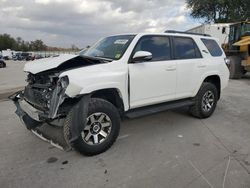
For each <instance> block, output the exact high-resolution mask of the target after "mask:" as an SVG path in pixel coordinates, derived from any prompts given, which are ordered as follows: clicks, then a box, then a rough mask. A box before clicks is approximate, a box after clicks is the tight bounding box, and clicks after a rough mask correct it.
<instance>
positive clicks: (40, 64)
mask: <svg viewBox="0 0 250 188" xmlns="http://www.w3.org/2000/svg"><path fill="white" fill-rule="evenodd" d="M77 56H78V55H72V54H63V55H59V56H57V57H51V58H44V59H38V60H35V61H32V62H28V63H26V64H25V66H24V71H25V72H30V73H32V74H37V73H39V72H43V71H46V70H50V69H53V68H57V67H58V66H59V65H61V64H63V63H64V62H66V61H68V60H71V59H73V58H76V57H77Z"/></svg>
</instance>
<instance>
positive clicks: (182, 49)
mask: <svg viewBox="0 0 250 188" xmlns="http://www.w3.org/2000/svg"><path fill="white" fill-rule="evenodd" d="M173 40H174V54H175V59H196V58H202V56H201V53H200V50H199V48H198V47H197V45H196V43H195V42H194V40H193V39H192V38H187V37H173Z"/></svg>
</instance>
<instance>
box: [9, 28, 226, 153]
mask: <svg viewBox="0 0 250 188" xmlns="http://www.w3.org/2000/svg"><path fill="white" fill-rule="evenodd" d="M225 58H226V56H225V54H224V52H223V50H222V49H221V47H220V46H219V45H218V42H217V39H214V38H212V37H208V36H205V35H194V34H189V33H182V32H177V31H167V32H165V33H158V34H152V33H150V34H148V33H139V34H126V35H116V36H110V37H106V38H103V39H102V40H100V41H98V42H97V43H96V44H95V45H93V46H92V47H91V48H89V49H87V50H85V51H84V52H82V53H80V54H79V55H61V56H58V57H54V58H46V59H41V60H36V61H33V62H29V63H27V64H26V65H25V68H24V71H25V72H27V73H28V77H27V86H26V87H25V89H24V91H20V92H18V93H16V94H14V95H13V96H11V97H10V98H11V99H12V100H13V101H14V103H15V105H16V107H17V110H16V114H17V115H18V116H19V117H20V119H21V121H22V122H23V123H24V124H25V126H26V127H27V129H29V130H31V131H32V132H34V133H35V134H36V135H38V136H39V137H43V138H45V139H47V140H49V141H50V142H51V143H53V144H54V145H55V144H59V145H60V146H62V147H63V148H67V149H68V148H71V147H73V148H75V149H76V150H77V151H79V152H80V153H82V154H84V155H96V154H99V153H101V152H104V151H106V150H107V149H108V148H110V147H111V145H112V144H113V143H114V142H115V140H116V138H117V136H118V134H119V130H120V120H121V119H122V117H129V118H134V117H139V116H143V115H147V114H152V113H156V112H160V111H164V110H168V109H173V108H178V107H183V106H188V107H189V109H190V112H191V114H192V115H193V116H195V117H198V118H208V117H210V116H211V115H212V114H213V112H214V110H215V108H216V104H217V101H218V100H219V99H220V96H221V91H222V90H223V89H224V88H225V87H226V86H227V84H228V79H229V71H228V68H227V66H226V64H225V61H226V59H225ZM58 135H61V136H62V137H61V138H62V139H61V138H59V137H58ZM145 139H147V138H145ZM62 140H63V141H62Z"/></svg>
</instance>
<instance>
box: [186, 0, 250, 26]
mask: <svg viewBox="0 0 250 188" xmlns="http://www.w3.org/2000/svg"><path fill="white" fill-rule="evenodd" d="M186 3H187V7H188V8H189V9H191V16H192V17H193V18H196V19H204V20H205V22H214V23H229V22H237V21H245V20H247V19H250V9H249V5H250V0H203V1H200V0H186Z"/></svg>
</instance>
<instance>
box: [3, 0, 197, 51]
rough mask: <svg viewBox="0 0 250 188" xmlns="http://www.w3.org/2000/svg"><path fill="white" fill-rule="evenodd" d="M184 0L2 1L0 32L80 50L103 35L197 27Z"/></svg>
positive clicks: (183, 29) (27, 39)
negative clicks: (74, 46) (73, 46)
mask: <svg viewBox="0 0 250 188" xmlns="http://www.w3.org/2000/svg"><path fill="white" fill-rule="evenodd" d="M199 24H200V23H199V22H198V21H195V20H193V19H192V18H191V17H190V16H189V10H188V9H187V8H186V4H185V0H0V34H3V33H8V34H10V35H11V36H13V37H18V36H19V37H22V38H23V39H24V40H26V41H30V40H35V39H42V40H43V41H44V42H45V44H47V45H49V46H56V47H71V45H72V44H75V45H76V46H78V47H79V48H83V47H85V46H87V45H91V44H93V43H94V42H95V41H97V40H98V39H99V38H102V37H105V36H109V35H114V34H121V33H138V32H164V31H165V30H167V29H168V30H170V29H171V30H172V29H174V30H182V31H185V30H187V29H190V28H192V27H195V26H197V25H199Z"/></svg>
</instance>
